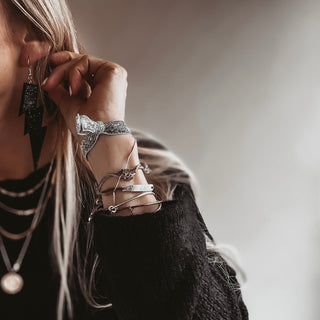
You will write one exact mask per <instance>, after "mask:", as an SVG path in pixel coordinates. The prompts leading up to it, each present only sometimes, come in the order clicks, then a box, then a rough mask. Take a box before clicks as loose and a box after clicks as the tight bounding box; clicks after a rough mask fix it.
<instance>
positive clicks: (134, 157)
mask: <svg viewBox="0 0 320 320" xmlns="http://www.w3.org/2000/svg"><path fill="white" fill-rule="evenodd" d="M134 143H135V139H134V137H133V136H132V135H116V136H107V135H100V137H99V139H98V141H97V143H96V145H95V147H94V148H93V149H92V150H91V151H90V153H89V154H88V161H89V163H90V165H91V167H92V171H93V174H94V176H95V178H96V180H97V182H98V183H99V182H100V181H101V179H102V178H103V177H104V176H105V175H106V174H109V173H115V172H118V171H119V170H120V169H122V168H124V167H125V165H126V163H127V159H128V157H129V155H130V153H131V151H132V154H131V156H130V159H129V161H128V168H133V167H135V166H136V165H137V164H138V163H139V155H138V149H137V146H135V147H134V149H133V146H134ZM132 149H133V150H132ZM117 181H118V177H111V178H110V179H108V180H107V181H106V182H105V183H104V184H103V189H110V188H114V187H115V185H116V184H117ZM127 184H142V185H144V184H148V182H147V179H146V177H145V175H144V173H143V171H142V170H138V171H137V173H136V175H135V176H134V177H133V179H132V180H131V181H129V182H120V185H121V186H122V185H127ZM133 196H135V194H133V193H131V192H117V193H116V203H114V202H113V201H114V199H113V195H112V194H111V195H103V196H102V201H103V205H104V207H105V208H108V207H109V206H110V205H114V204H118V203H121V202H124V201H125V200H128V199H130V198H132V197H133ZM155 201H156V199H155V197H154V195H152V194H149V195H146V196H143V197H141V198H138V199H136V200H134V201H132V202H130V205H131V206H133V205H143V204H148V203H152V202H155ZM156 209H157V205H154V206H149V207H139V208H136V209H135V214H141V213H145V212H152V211H155V210H156ZM130 214H131V212H130V210H123V211H121V212H119V213H117V215H130Z"/></svg>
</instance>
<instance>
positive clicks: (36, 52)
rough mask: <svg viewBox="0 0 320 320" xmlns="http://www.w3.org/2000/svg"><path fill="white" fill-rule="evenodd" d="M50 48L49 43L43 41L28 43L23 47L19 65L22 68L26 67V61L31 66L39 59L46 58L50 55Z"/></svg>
mask: <svg viewBox="0 0 320 320" xmlns="http://www.w3.org/2000/svg"><path fill="white" fill-rule="evenodd" d="M50 49H51V46H50V45H49V43H47V42H44V41H37V40H33V41H29V42H28V43H26V44H25V45H24V47H23V48H22V50H21V53H20V64H21V66H22V67H27V66H28V59H29V63H30V65H33V64H34V63H35V62H37V61H38V60H40V59H41V58H43V57H45V56H48V55H49V53H50Z"/></svg>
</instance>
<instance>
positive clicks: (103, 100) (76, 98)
mask: <svg viewBox="0 0 320 320" xmlns="http://www.w3.org/2000/svg"><path fill="white" fill-rule="evenodd" d="M49 63H50V65H51V66H52V67H54V69H53V71H52V73H51V74H50V76H49V77H48V78H47V80H46V81H45V82H44V84H43V86H42V87H43V89H44V90H45V91H47V92H48V94H49V97H50V98H51V99H52V100H53V101H54V102H55V104H56V105H57V106H58V108H59V109H60V111H61V113H62V115H63V117H64V119H65V122H66V124H67V126H68V127H69V129H70V130H71V132H72V133H73V134H76V129H75V117H76V114H77V113H79V114H85V115H87V116H88V117H90V118H91V119H92V120H95V121H98V120H100V121H103V122H109V121H112V120H124V114H125V101H126V95H127V86H128V83H127V72H126V70H125V69H124V68H123V67H121V66H120V65H118V64H116V63H113V62H110V61H105V60H102V59H98V58H95V57H92V56H88V55H83V54H76V53H73V52H69V51H62V52H58V53H54V54H52V55H51V57H50V59H49ZM65 81H68V82H69V90H66V89H65V88H64V86H63V84H64V82H65Z"/></svg>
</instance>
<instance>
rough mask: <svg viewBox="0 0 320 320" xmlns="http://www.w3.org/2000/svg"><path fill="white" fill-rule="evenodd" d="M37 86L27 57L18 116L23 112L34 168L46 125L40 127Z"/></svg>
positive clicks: (40, 118)
mask: <svg viewBox="0 0 320 320" xmlns="http://www.w3.org/2000/svg"><path fill="white" fill-rule="evenodd" d="M38 93H39V87H38V86H37V85H36V84H33V77H32V68H31V66H30V60H29V58H28V82H27V83H24V84H23V91H22V97H21V104H20V110H19V116H21V115H22V114H25V121H24V134H25V135H26V134H27V133H29V137H30V143H31V149H32V157H33V165H34V169H36V168H37V166H38V161H39V158H40V153H41V149H42V146H43V142H44V138H45V135H46V131H47V127H46V126H45V127H42V117H43V106H39V107H38V106H37V105H38Z"/></svg>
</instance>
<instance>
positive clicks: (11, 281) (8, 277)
mask: <svg viewBox="0 0 320 320" xmlns="http://www.w3.org/2000/svg"><path fill="white" fill-rule="evenodd" d="M52 166H53V161H51V164H50V168H49V170H48V173H47V175H46V178H45V182H44V185H43V189H42V191H41V195H40V198H39V202H38V205H37V207H36V211H35V214H34V216H33V219H32V222H31V227H30V228H33V227H34V226H35V225H36V224H37V222H38V219H39V216H40V212H41V207H42V204H43V200H44V197H45V194H46V191H47V187H48V183H49V177H50V173H51V170H52ZM31 237H32V232H31V233H29V234H28V235H27V236H26V238H25V240H24V242H23V245H22V247H21V250H20V252H19V255H18V258H17V260H16V261H15V263H14V264H13V265H11V262H10V259H9V256H8V252H7V250H6V247H5V245H4V242H3V239H2V236H1V235H0V252H1V255H2V259H3V262H4V264H5V266H6V268H7V270H8V273H6V274H5V275H4V276H3V277H2V278H1V281H0V285H1V289H2V290H3V291H4V292H5V293H7V294H16V293H18V292H20V291H21V290H22V288H23V283H24V281H23V278H22V276H21V275H20V274H19V273H18V272H19V270H20V267H21V264H22V261H23V259H24V257H25V255H26V252H27V249H28V247H29V244H30V240H31Z"/></svg>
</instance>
